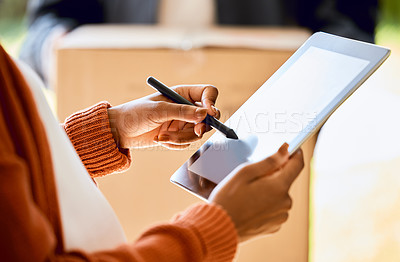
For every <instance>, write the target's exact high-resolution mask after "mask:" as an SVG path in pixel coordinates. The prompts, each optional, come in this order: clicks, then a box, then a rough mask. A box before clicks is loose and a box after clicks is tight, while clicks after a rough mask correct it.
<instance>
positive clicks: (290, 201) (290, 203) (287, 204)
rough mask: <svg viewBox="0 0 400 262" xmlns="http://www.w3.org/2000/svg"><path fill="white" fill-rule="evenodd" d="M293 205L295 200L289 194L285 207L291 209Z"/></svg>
mask: <svg viewBox="0 0 400 262" xmlns="http://www.w3.org/2000/svg"><path fill="white" fill-rule="evenodd" d="M292 206H293V200H292V198H291V197H290V196H289V195H287V197H286V200H285V203H284V207H285V209H287V210H290V209H291V208H292Z"/></svg>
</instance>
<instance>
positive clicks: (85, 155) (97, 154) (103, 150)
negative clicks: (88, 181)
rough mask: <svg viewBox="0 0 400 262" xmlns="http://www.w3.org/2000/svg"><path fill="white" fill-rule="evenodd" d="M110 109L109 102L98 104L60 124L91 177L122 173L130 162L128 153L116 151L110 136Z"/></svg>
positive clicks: (125, 150) (124, 150) (121, 150)
mask: <svg viewBox="0 0 400 262" xmlns="http://www.w3.org/2000/svg"><path fill="white" fill-rule="evenodd" d="M109 107H110V104H109V103H107V102H100V103H98V104H96V105H94V106H92V107H89V108H87V109H84V110H82V111H79V112H77V113H75V114H73V115H71V116H69V117H67V119H66V120H65V122H64V125H63V126H64V129H65V132H66V133H67V135H68V137H69V139H70V140H71V143H72V144H73V146H74V148H75V150H76V152H77V153H78V155H79V157H80V158H81V160H82V162H83V164H84V165H85V167H86V169H87V170H88V172H89V174H90V175H91V176H92V177H99V176H104V175H107V174H111V173H115V172H122V171H124V170H126V169H128V168H129V166H130V163H131V156H130V153H129V150H128V149H124V148H119V147H118V146H117V144H116V142H115V140H114V138H113V135H112V133H111V128H110V123H109V118H108V113H107V109H108V108H109Z"/></svg>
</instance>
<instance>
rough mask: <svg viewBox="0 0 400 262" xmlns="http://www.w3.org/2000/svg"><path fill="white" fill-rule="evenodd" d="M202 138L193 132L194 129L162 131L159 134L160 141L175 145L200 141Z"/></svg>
mask: <svg viewBox="0 0 400 262" xmlns="http://www.w3.org/2000/svg"><path fill="white" fill-rule="evenodd" d="M199 139H200V138H199V137H198V136H197V135H196V134H195V133H194V132H193V129H187V130H181V131H177V132H170V131H167V132H162V133H160V134H159V135H158V141H159V142H163V143H170V144H175V145H181V144H189V143H193V142H196V141H198V140H199Z"/></svg>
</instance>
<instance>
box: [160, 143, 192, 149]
mask: <svg viewBox="0 0 400 262" xmlns="http://www.w3.org/2000/svg"><path fill="white" fill-rule="evenodd" d="M158 144H159V145H161V146H162V147H165V148H168V149H172V150H182V149H186V148H188V147H189V146H190V144H183V145H175V144H170V143H161V142H159V143H158Z"/></svg>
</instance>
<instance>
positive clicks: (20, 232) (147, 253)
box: [0, 46, 237, 262]
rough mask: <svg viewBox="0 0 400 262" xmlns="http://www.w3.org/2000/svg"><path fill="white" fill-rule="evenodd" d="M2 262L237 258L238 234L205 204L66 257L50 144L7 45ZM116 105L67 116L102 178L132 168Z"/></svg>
mask: <svg viewBox="0 0 400 262" xmlns="http://www.w3.org/2000/svg"><path fill="white" fill-rule="evenodd" d="M0 103H1V104H0V232H1V233H0V261H33V262H35V261H157V262H158V261H174V262H175V261H176V262H179V261H230V260H232V259H233V257H234V254H235V251H236V246H237V234H236V230H235V228H234V225H233V223H232V221H231V220H230V218H229V216H228V215H227V214H226V212H225V211H224V210H223V209H222V208H220V207H218V206H216V205H212V204H211V205H210V204H198V205H195V206H193V207H191V208H189V209H187V210H186V211H185V212H183V213H181V214H179V215H177V216H176V217H175V218H174V219H172V220H171V221H170V222H169V223H167V224H162V225H159V226H156V227H153V228H150V229H149V230H147V231H146V232H145V233H144V234H143V235H142V236H141V237H140V238H139V239H138V240H137V241H136V242H135V243H131V244H126V245H122V246H120V247H118V248H116V249H112V250H104V251H102V252H95V253H85V252H83V251H82V250H76V251H74V252H66V251H65V250H64V247H63V243H62V227H61V221H60V214H59V209H58V201H57V192H56V188H55V184H54V174H53V168H52V161H51V155H50V150H49V146H48V144H47V139H46V136H45V131H44V129H43V125H42V123H41V119H40V117H39V115H38V112H37V110H36V105H35V102H34V100H33V98H32V95H31V93H30V90H29V87H28V86H27V84H26V83H25V80H24V78H23V76H22V75H21V73H20V72H19V70H18V68H17V67H16V66H15V64H14V63H13V61H12V60H11V59H10V57H9V56H8V55H7V54H6V53H5V51H4V50H3V49H2V47H1V46H0ZM108 107H109V104H108V103H105V102H103V103H100V104H97V105H95V106H93V107H91V108H89V109H86V110H84V111H81V112H78V113H76V114H74V115H72V116H71V117H69V118H67V120H66V122H65V123H64V128H65V130H66V132H67V134H68V136H69V138H70V140H71V142H72V144H73V145H74V147H75V149H76V151H77V152H78V155H79V156H80V157H81V159H82V161H83V163H84V164H85V166H86V168H87V170H88V171H89V173H90V174H91V175H92V176H93V177H95V176H100V175H106V174H109V173H112V172H115V171H122V170H124V169H126V168H128V167H129V164H130V156H129V153H128V150H125V149H121V148H118V147H117V145H116V144H115V142H114V140H113V137H112V134H111V131H110V127H109V122H108V115H107V108H108Z"/></svg>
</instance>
